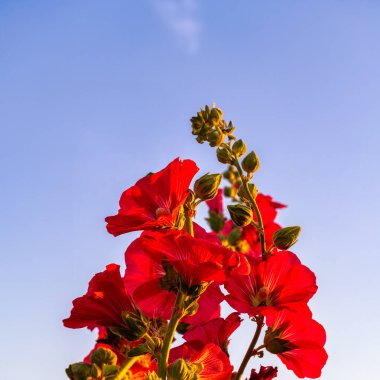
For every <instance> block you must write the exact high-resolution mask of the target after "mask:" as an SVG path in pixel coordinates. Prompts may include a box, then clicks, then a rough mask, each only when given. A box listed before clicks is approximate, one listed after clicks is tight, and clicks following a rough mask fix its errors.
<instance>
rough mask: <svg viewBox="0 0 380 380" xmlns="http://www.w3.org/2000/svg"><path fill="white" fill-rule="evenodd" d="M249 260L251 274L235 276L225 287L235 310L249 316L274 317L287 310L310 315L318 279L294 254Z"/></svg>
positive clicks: (285, 253) (282, 253) (279, 253)
mask: <svg viewBox="0 0 380 380" xmlns="http://www.w3.org/2000/svg"><path fill="white" fill-rule="evenodd" d="M248 259H249V261H250V263H251V272H250V273H249V274H248V275H241V274H233V275H231V277H230V278H229V280H228V281H227V283H226V284H225V288H226V289H227V291H228V292H229V294H228V295H227V296H226V300H227V302H228V303H229V304H230V305H231V306H232V307H233V308H234V309H235V310H237V311H239V312H240V313H248V314H249V315H250V316H255V315H257V314H263V315H271V314H273V313H274V312H277V311H280V310H282V309H284V308H285V309H290V310H295V311H297V310H302V311H303V312H307V311H309V309H308V307H307V305H306V303H307V302H308V301H309V299H310V298H311V297H312V296H313V295H314V293H315V292H316V291H317V285H316V279H315V275H314V273H313V272H312V271H311V270H310V269H309V268H307V267H306V266H304V265H302V264H301V263H300V261H299V259H298V258H297V256H296V255H295V254H294V253H292V252H289V251H281V252H277V253H275V254H272V255H270V256H269V258H268V259H266V260H261V259H254V258H252V257H248ZM309 312H310V311H309Z"/></svg>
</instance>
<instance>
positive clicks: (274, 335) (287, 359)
mask: <svg viewBox="0 0 380 380" xmlns="http://www.w3.org/2000/svg"><path fill="white" fill-rule="evenodd" d="M266 324H267V325H268V327H269V328H268V330H267V331H266V333H265V338H264V344H265V346H266V349H267V350H268V351H269V352H271V353H273V354H277V356H278V357H279V358H280V360H281V361H282V362H283V363H284V364H285V365H286V367H287V368H288V369H290V370H292V371H293V372H294V373H295V374H296V375H297V376H298V377H300V378H304V377H309V378H312V379H316V378H318V377H320V376H321V371H322V368H323V366H324V365H325V363H326V361H327V353H326V351H325V349H324V348H323V346H324V344H325V343H326V332H325V329H324V328H323V326H322V325H321V324H319V323H318V322H316V321H314V320H313V319H311V317H309V316H307V315H303V314H300V313H291V312H288V311H285V310H284V311H281V312H280V313H278V314H277V315H275V316H273V317H270V318H267V321H266Z"/></svg>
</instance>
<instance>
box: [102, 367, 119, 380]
mask: <svg viewBox="0 0 380 380" xmlns="http://www.w3.org/2000/svg"><path fill="white" fill-rule="evenodd" d="M102 371H103V377H102V379H114V376H116V375H117V374H118V373H119V371H120V367H119V366H118V365H110V364H104V365H103V368H102Z"/></svg>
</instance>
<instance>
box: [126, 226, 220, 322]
mask: <svg viewBox="0 0 380 380" xmlns="http://www.w3.org/2000/svg"><path fill="white" fill-rule="evenodd" d="M166 232H169V231H166ZM163 234H164V233H163ZM148 235H149V234H144V235H143V236H142V237H141V238H139V239H136V240H135V241H134V242H133V243H132V244H131V245H130V246H129V247H128V249H127V251H126V252H125V263H126V266H127V269H126V271H125V277H124V282H125V287H126V288H127V289H128V291H129V292H130V294H133V297H134V300H135V302H136V303H137V305H138V306H139V307H140V308H141V310H143V311H144V313H146V314H147V315H148V316H150V317H155V318H158V317H162V318H164V319H170V315H171V313H172V309H173V306H174V302H175V293H174V292H172V291H169V290H167V289H164V288H162V285H161V279H162V278H163V277H164V276H165V275H166V271H165V269H164V267H163V265H162V261H161V260H159V259H158V260H156V257H154V258H152V257H151V255H150V254H149V253H148V251H147V250H146V249H145V245H144V244H143V243H144V242H145V241H146V237H147V236H148ZM153 235H155V234H153ZM158 236H161V235H160V234H159V235H158ZM194 240H195V239H194ZM148 242H150V240H149V239H148ZM208 244H211V243H208ZM211 245H212V244H211ZM212 247H214V245H212ZM216 248H218V247H216ZM222 249H223V248H222ZM223 298H224V296H223V294H222V292H221V291H220V289H219V285H218V284H216V283H212V284H211V285H209V287H208V288H207V289H206V291H205V292H204V293H203V294H202V297H201V298H200V300H199V302H198V303H199V309H198V312H197V313H196V314H195V315H194V316H191V317H185V318H183V320H182V321H183V322H185V323H190V324H199V323H204V322H207V321H208V320H209V319H211V318H215V317H217V316H219V315H220V303H221V302H222V301H223Z"/></svg>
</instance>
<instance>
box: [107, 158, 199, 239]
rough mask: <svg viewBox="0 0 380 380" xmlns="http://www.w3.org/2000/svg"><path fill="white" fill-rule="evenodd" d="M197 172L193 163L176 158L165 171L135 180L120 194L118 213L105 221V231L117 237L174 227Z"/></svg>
mask: <svg viewBox="0 0 380 380" xmlns="http://www.w3.org/2000/svg"><path fill="white" fill-rule="evenodd" d="M197 171H198V167H197V166H196V164H195V162H193V161H191V160H184V161H180V160H179V158H176V159H175V160H174V161H173V162H171V163H170V164H169V165H168V166H167V167H166V168H165V169H163V170H161V171H159V172H158V173H155V174H152V175H147V176H146V177H144V178H142V179H140V180H139V181H137V182H136V184H135V185H134V186H132V187H130V188H129V189H127V190H125V191H124V193H123V194H122V196H121V198H120V209H119V212H118V214H117V215H114V216H109V217H107V218H106V222H107V230H108V232H109V233H111V234H112V235H114V236H118V235H121V234H124V233H126V232H130V231H138V230H153V229H156V228H162V227H174V226H175V224H176V222H177V218H178V213H179V211H180V209H181V207H182V205H183V204H184V202H185V200H186V197H187V195H188V189H189V185H190V182H191V180H192V179H193V177H194V175H195V173H196V172H197Z"/></svg>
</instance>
